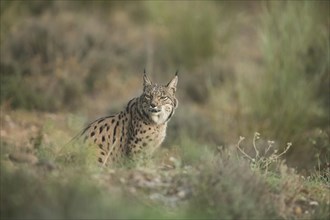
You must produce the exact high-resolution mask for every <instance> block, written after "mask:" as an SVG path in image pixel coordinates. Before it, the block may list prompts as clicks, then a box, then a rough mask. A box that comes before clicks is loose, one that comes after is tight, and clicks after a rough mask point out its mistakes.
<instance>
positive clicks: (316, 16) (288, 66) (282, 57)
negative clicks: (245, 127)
mask: <svg viewBox="0 0 330 220" xmlns="http://www.w3.org/2000/svg"><path fill="white" fill-rule="evenodd" d="M263 6H264V7H263V13H262V16H261V20H262V21H261V26H260V29H259V32H260V37H261V51H262V54H263V59H264V60H263V68H264V70H263V73H262V75H261V76H260V78H259V79H258V80H256V81H255V82H254V83H255V85H254V88H253V89H252V88H249V90H250V91H249V92H247V94H248V95H250V96H249V97H248V98H247V99H246V100H247V101H248V105H249V106H250V107H251V110H252V114H253V118H254V119H256V120H257V123H258V129H259V130H260V131H262V132H263V133H265V134H267V136H270V137H273V138H277V139H279V140H282V141H286V142H288V141H293V142H297V141H298V142H299V141H300V140H301V138H302V134H303V133H304V132H306V131H307V130H309V129H313V126H314V127H315V126H321V127H322V126H323V127H326V126H327V121H328V110H329V103H328V101H325V100H329V94H330V93H329V81H327V80H326V79H328V78H329V76H328V71H329V63H328V59H329V54H328V46H329V44H328V39H327V36H328V34H327V33H328V30H327V26H326V25H327V23H326V19H325V18H326V13H324V14H323V15H322V13H320V12H319V11H320V9H321V7H322V5H319V4H317V3H315V2H310V1H304V2H292V1H285V2H268V3H267V4H264V5H263ZM321 90H322V92H321ZM251 91H252V92H251Z"/></svg>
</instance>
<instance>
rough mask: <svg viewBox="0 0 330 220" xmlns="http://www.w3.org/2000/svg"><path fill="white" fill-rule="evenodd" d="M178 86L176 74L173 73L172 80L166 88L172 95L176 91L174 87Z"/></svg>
mask: <svg viewBox="0 0 330 220" xmlns="http://www.w3.org/2000/svg"><path fill="white" fill-rule="evenodd" d="M177 84H178V72H176V73H175V76H174V78H173V79H172V80H171V81H170V82H169V83H168V84H167V85H166V87H167V88H168V89H169V90H171V91H172V92H173V93H175V91H176V85H177Z"/></svg>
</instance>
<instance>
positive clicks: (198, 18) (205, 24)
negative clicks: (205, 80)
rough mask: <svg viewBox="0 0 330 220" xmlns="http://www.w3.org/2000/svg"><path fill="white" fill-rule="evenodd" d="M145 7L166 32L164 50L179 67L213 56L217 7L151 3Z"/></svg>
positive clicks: (188, 3) (189, 3)
mask: <svg viewBox="0 0 330 220" xmlns="http://www.w3.org/2000/svg"><path fill="white" fill-rule="evenodd" d="M146 6H147V8H148V11H149V13H150V18H151V21H152V23H153V22H155V23H156V24H158V25H159V24H160V26H161V27H162V29H163V30H165V32H166V33H165V45H164V50H165V51H167V54H168V56H169V57H170V58H169V59H170V60H172V61H173V62H174V63H175V64H176V65H178V64H179V65H180V66H185V67H188V68H191V67H194V66H196V65H197V64H200V63H201V62H202V61H204V60H206V59H207V58H210V57H211V56H212V55H213V54H214V52H215V44H216V37H217V32H216V30H217V28H216V27H217V18H218V11H217V9H218V8H219V7H218V6H217V5H216V4H213V2H208V3H207V4H205V3H200V2H148V3H147V5H146ZM163 52H164V51H163Z"/></svg>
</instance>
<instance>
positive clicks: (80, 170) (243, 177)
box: [1, 111, 330, 219]
mask: <svg viewBox="0 0 330 220" xmlns="http://www.w3.org/2000/svg"><path fill="white" fill-rule="evenodd" d="M2 112H3V113H5V115H7V116H6V117H7V118H8V117H9V118H11V125H10V126H14V127H16V129H17V130H16V131H18V132H19V131H20V132H21V133H22V132H24V131H26V130H27V129H29V127H31V126H29V125H31V124H35V116H36V115H37V114H36V113H27V114H26V113H25V114H26V115H25V116H24V118H25V122H24V124H23V125H22V124H20V119H19V118H15V117H14V116H15V115H16V116H17V115H20V114H22V112H19V113H17V112H16V113H11V112H6V111H2ZM38 117H45V115H43V114H40V113H38ZM64 118H65V120H54V121H53V120H51V121H49V122H48V123H47V124H48V125H47V126H43V125H42V124H40V125H36V126H37V128H38V129H37V130H38V132H32V131H30V134H29V135H30V140H31V144H30V145H14V144H13V143H11V142H10V140H11V138H10V136H15V135H14V134H11V133H8V136H4V137H3V138H2V142H1V217H2V218H6V219H12V218H15V219H17V218H18V219H21V218H42V219H45V218H46V219H50V218H58V219H67V218H101V219H103V218H144V219H145V218H150V219H153V218H207V219H208V218H209V219H214V218H224V217H225V218H226V219H245V218H263V219H269V218H280V219H287V218H293V219H296V218H300V217H301V218H307V219H313V218H321V217H328V214H329V209H328V207H327V206H326V204H329V202H330V201H329V198H328V197H327V196H326V195H328V193H329V189H328V188H327V186H328V184H329V182H328V181H325V182H324V181H323V180H321V179H320V177H319V175H315V176H314V178H308V179H307V178H301V177H300V176H299V175H298V174H297V173H296V171H294V170H293V169H291V168H288V167H287V166H286V165H285V163H284V162H283V161H282V160H281V159H280V158H279V159H278V161H277V162H278V166H275V168H276V169H268V170H267V172H266V171H265V169H263V167H257V166H251V165H250V163H252V161H250V160H246V158H243V157H242V156H241V152H240V151H238V150H237V149H236V147H234V146H233V147H229V148H222V149H217V148H215V146H202V145H199V144H196V143H194V142H191V141H189V140H183V141H182V142H181V143H179V144H178V145H174V146H173V147H172V149H170V150H168V149H160V150H159V152H158V153H157V154H156V156H155V157H154V158H152V159H151V160H150V161H148V162H146V163H144V164H139V165H138V166H129V167H119V168H116V169H109V168H106V169H104V168H102V167H100V166H98V165H97V164H96V163H94V162H95V161H96V160H95V158H94V157H93V152H94V148H87V147H84V146H82V145H80V144H73V145H65V144H66V142H67V141H66V140H63V137H67V138H66V139H67V140H69V137H70V136H73V135H74V133H75V131H74V130H75V129H73V130H72V124H75V123H72V121H74V120H75V119H72V116H70V115H66V116H64ZM1 121H2V122H3V121H4V116H2V118H1ZM7 121H8V119H7ZM70 121H71V122H70ZM78 124H79V123H78ZM10 126H9V124H8V122H6V123H4V124H3V125H2V130H3V131H9V130H10V129H11V127H10ZM57 127H62V130H63V132H64V131H65V133H61V132H58V131H57ZM166 152H167V153H166ZM18 154H20V155H25V156H26V157H25V158H27V155H29V156H30V157H29V158H31V157H34V158H36V159H35V160H29V159H25V160H22V158H23V157H18V156H17V155H18ZM13 158H16V159H13ZM251 158H252V156H251ZM260 158H262V157H260ZM272 158H273V157H272V156H269V157H268V159H269V160H272ZM266 159H267V158H265V160H266ZM254 161H256V160H254ZM253 164H257V163H253ZM306 192H307V193H306ZM310 204H312V205H310ZM314 204H316V205H314ZM297 207H299V208H297ZM297 210H298V211H297ZM299 210H300V211H299Z"/></svg>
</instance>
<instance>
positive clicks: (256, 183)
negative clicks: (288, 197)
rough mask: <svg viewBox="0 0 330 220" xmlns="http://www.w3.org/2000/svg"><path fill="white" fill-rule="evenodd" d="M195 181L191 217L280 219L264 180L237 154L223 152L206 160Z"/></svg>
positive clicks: (190, 205)
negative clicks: (236, 155)
mask: <svg viewBox="0 0 330 220" xmlns="http://www.w3.org/2000/svg"><path fill="white" fill-rule="evenodd" d="M201 166H202V168H201V170H200V172H199V174H198V175H197V176H196V178H195V179H193V180H192V184H193V186H194V187H195V191H194V192H193V195H192V198H191V200H190V203H189V206H188V213H189V214H190V215H191V216H190V217H194V218H202V219H207V218H209V219H270V218H279V215H278V214H276V208H275V207H274V201H273V200H272V196H271V195H270V192H269V190H268V186H267V184H266V182H265V181H264V179H263V178H262V177H261V176H259V175H258V174H257V173H255V172H253V171H252V170H251V169H250V166H249V164H248V163H247V161H244V160H240V159H239V158H237V157H235V152H234V151H231V152H230V151H228V150H220V152H219V154H218V155H216V157H213V159H212V158H211V159H210V158H208V159H207V160H205V161H203V165H201Z"/></svg>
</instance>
